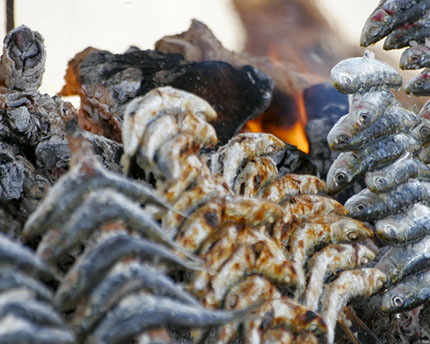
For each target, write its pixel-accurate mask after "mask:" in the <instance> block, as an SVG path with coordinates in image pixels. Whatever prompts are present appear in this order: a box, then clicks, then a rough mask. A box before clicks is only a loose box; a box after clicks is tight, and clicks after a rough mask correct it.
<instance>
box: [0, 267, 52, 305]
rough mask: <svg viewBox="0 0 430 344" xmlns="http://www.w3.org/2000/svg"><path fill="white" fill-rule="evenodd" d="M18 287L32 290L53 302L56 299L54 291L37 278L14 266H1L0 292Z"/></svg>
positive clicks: (39, 297) (43, 298)
mask: <svg viewBox="0 0 430 344" xmlns="http://www.w3.org/2000/svg"><path fill="white" fill-rule="evenodd" d="M18 288H24V289H26V290H28V291H30V292H31V293H32V294H33V295H34V296H35V297H36V298H38V299H40V300H43V301H47V302H51V301H52V300H53V299H54V294H53V293H52V291H51V290H50V289H48V287H46V286H45V285H44V284H43V283H41V282H39V281H38V280H36V279H35V278H33V277H30V276H28V275H26V274H23V273H22V272H20V271H19V270H17V269H16V268H14V267H13V266H12V267H1V268H0V293H3V292H6V291H8V290H13V289H18Z"/></svg>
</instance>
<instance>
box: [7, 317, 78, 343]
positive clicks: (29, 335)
mask: <svg viewBox="0 0 430 344" xmlns="http://www.w3.org/2000/svg"><path fill="white" fill-rule="evenodd" d="M0 343H2V344H17V343H31V344H74V343H75V336H74V334H73V333H72V332H71V331H70V330H68V329H65V328H58V327H51V326H46V327H45V326H40V325H36V324H32V323H30V322H28V321H27V320H24V319H21V318H19V317H15V316H13V315H8V316H6V317H4V318H1V319H0Z"/></svg>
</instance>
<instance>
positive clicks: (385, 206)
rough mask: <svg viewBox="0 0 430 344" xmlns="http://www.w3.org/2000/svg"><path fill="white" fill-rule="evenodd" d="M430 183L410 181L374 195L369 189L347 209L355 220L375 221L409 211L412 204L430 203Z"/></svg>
mask: <svg viewBox="0 0 430 344" xmlns="http://www.w3.org/2000/svg"><path fill="white" fill-rule="evenodd" d="M429 192H430V183H429V182H424V181H419V180H416V179H410V180H409V181H408V182H407V183H405V184H402V185H400V186H399V187H397V188H396V189H393V190H391V191H389V192H387V193H379V194H375V193H372V192H371V191H370V190H368V189H364V190H362V191H361V192H360V193H358V194H356V195H354V196H352V197H351V198H350V199H348V201H346V203H345V208H346V209H347V210H348V212H349V215H350V216H351V217H353V218H356V219H359V220H363V221H374V220H378V219H380V218H384V217H386V216H389V215H393V214H397V213H400V212H402V211H405V210H406V209H408V208H409V207H410V206H411V204H415V203H417V202H428V201H429V200H430V198H429Z"/></svg>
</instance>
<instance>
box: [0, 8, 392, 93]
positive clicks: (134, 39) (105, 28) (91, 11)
mask: <svg viewBox="0 0 430 344" xmlns="http://www.w3.org/2000/svg"><path fill="white" fill-rule="evenodd" d="M269 2H270V1H261V0H248V1H247V3H248V5H249V6H254V5H257V4H258V3H269ZM302 2H309V1H308V0H303V1H302ZM310 2H312V3H314V4H315V6H316V7H317V8H318V9H319V10H320V11H321V13H322V14H323V16H324V17H325V18H326V19H327V22H328V24H329V25H330V26H331V27H332V28H334V30H335V32H336V34H338V35H339V38H340V39H341V40H343V41H345V43H347V44H351V45H353V46H356V47H358V44H359V36H360V31H361V28H362V26H363V23H364V21H365V20H366V17H367V16H368V15H369V14H370V13H371V11H372V10H373V9H374V7H375V6H376V3H377V2H376V1H375V0H342V1H339V0H315V1H310ZM236 3H240V1H236ZM0 8H2V9H3V11H5V8H6V0H0ZM192 18H196V19H199V20H200V21H202V22H204V23H205V24H206V25H208V26H209V28H210V29H211V30H212V31H213V32H214V34H215V36H216V37H217V38H218V39H219V40H220V41H221V42H222V43H223V45H224V46H225V47H226V48H228V49H232V50H235V51H241V50H243V49H244V47H245V46H246V40H247V30H246V29H245V27H244V24H243V21H242V20H241V17H240V15H239V13H238V12H237V10H236V6H235V4H234V3H233V1H232V0H205V1H202V0H157V1H153V0H91V1H87V0H38V1H34V0H15V26H18V25H20V24H26V25H28V26H30V27H31V28H32V29H34V30H37V31H39V32H40V33H41V34H42V36H43V37H44V38H45V43H46V48H47V53H48V58H47V65H46V72H45V77H44V83H43V85H42V88H41V91H42V92H46V93H49V94H54V93H56V92H58V91H59V90H60V89H61V87H62V85H63V76H64V72H65V68H66V65H67V62H68V61H69V60H70V59H71V58H72V57H73V56H74V55H75V54H76V53H77V52H79V51H81V50H83V49H84V48H86V47H87V46H90V45H91V46H94V47H96V48H99V49H105V50H109V51H111V52H114V53H121V52H124V51H125V50H126V49H127V48H128V47H129V46H130V45H136V46H138V47H139V48H141V49H152V48H153V47H154V42H156V41H157V40H158V39H160V38H161V37H163V36H165V35H172V34H177V33H180V32H182V31H185V30H187V28H188V27H189V25H190V22H191V19H192ZM5 27H6V25H5V15H2V16H0V28H1V30H0V34H1V36H2V37H4V35H5V33H6V28H5ZM254 53H255V52H254ZM393 60H396V61H397V60H398V59H397V57H395V58H393Z"/></svg>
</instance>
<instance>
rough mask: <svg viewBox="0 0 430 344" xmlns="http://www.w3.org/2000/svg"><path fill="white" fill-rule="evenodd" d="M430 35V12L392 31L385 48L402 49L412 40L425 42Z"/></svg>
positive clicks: (385, 42) (386, 40)
mask: <svg viewBox="0 0 430 344" xmlns="http://www.w3.org/2000/svg"><path fill="white" fill-rule="evenodd" d="M429 35H430V13H429V12H426V14H424V16H422V17H421V18H419V19H418V20H416V21H413V22H408V23H405V24H403V25H401V26H399V27H398V28H396V29H394V30H393V31H392V32H390V33H389V34H388V36H387V38H386V39H385V41H384V49H385V50H390V49H400V48H404V47H407V46H408V45H409V42H410V41H415V42H418V43H424V42H425V39H426V37H429Z"/></svg>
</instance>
